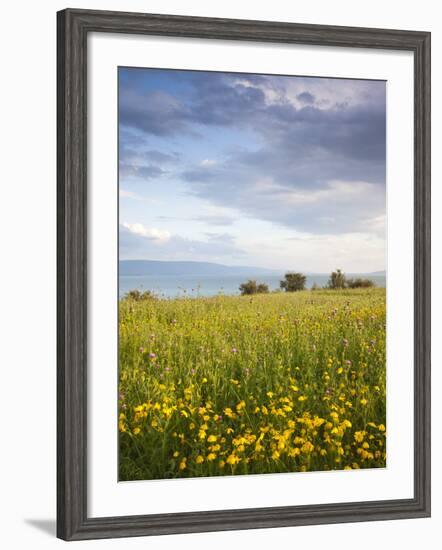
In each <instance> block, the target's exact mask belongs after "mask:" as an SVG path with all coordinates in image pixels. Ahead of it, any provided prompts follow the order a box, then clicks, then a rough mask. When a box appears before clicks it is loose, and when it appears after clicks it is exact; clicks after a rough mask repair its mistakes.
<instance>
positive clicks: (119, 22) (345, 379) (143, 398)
mask: <svg viewBox="0 0 442 550" xmlns="http://www.w3.org/2000/svg"><path fill="white" fill-rule="evenodd" d="M57 23H58V106H57V111H58V140H57V142H58V474H57V483H58V507H57V514H58V520H57V525H58V527H57V532H58V536H59V537H60V538H62V539H65V540H80V539H93V538H106V537H128V536H142V535H159V534H169V533H190V532H202V531H221V530H232V529H252V528H264V527H281V526H296V525H313V524H321V523H337V522H353V521H368V520H386V519H388V520H389V519H402V518H417V517H427V516H429V515H430V33H428V32H422V31H408V30H407V31H402V30H385V29H369V28H350V27H331V26H324V25H305V24H302V25H299V24H293V23H276V22H263V21H246V20H227V19H209V18H199V17H179V16H168V15H151V14H139V13H118V12H105V11H89V10H75V9H68V10H64V11H62V12H59V13H58V20H57Z"/></svg>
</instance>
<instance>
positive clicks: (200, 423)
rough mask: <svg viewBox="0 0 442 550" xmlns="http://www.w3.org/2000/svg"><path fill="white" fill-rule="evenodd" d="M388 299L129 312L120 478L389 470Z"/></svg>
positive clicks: (360, 295) (243, 301)
mask: <svg viewBox="0 0 442 550" xmlns="http://www.w3.org/2000/svg"><path fill="white" fill-rule="evenodd" d="M385 323H386V315H385V289H383V288H371V289H353V290H350V289H346V290H316V291H308V290H306V291H301V292H286V293H283V292H281V293H270V294H262V295H253V296H215V297H208V298H204V297H199V298H178V299H161V300H160V299H150V300H141V301H135V300H130V299H121V300H120V302H119V331H120V334H119V392H120V393H119V479H120V480H141V479H164V478H176V477H199V476H217V475H233V474H263V473H276V472H297V471H319V470H337V469H339V470H341V469H359V468H377V467H385V465H386V447H385V445H386V356H385Z"/></svg>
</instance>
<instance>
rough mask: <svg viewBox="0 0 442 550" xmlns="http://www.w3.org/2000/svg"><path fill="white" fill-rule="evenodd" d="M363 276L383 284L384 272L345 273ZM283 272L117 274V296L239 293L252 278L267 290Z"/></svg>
mask: <svg viewBox="0 0 442 550" xmlns="http://www.w3.org/2000/svg"><path fill="white" fill-rule="evenodd" d="M359 276H360V277H363V278H367V279H371V280H372V281H373V282H374V283H375V285H376V286H380V287H385V276H384V275H358V274H348V277H359ZM282 278H283V275H282V274H281V275H267V276H265V275H264V276H260V275H257V276H241V275H223V276H222V277H219V276H216V275H204V276H201V277H198V276H191V275H188V276H181V277H177V276H175V275H173V276H158V275H156V276H150V275H141V276H137V275H120V279H119V296H120V298H121V297H122V296H124V295H125V294H126V293H127V292H129V290H135V289H138V290H141V291H144V290H150V291H153V292H155V293H156V294H159V295H160V296H163V297H164V298H175V297H177V296H193V297H197V296H215V295H217V294H230V295H231V294H233V295H235V294H236V295H239V294H240V292H239V285H240V284H241V283H244V282H245V281H247V280H248V279H255V280H256V281H257V282H258V283H266V284H267V285H268V286H269V290H276V289H278V288H279V281H280V280H281V279H282ZM327 281H328V275H308V276H307V282H306V287H307V288H311V287H312V286H313V284H315V283H316V284H317V285H318V286H320V287H322V286H325V285H326V284H327Z"/></svg>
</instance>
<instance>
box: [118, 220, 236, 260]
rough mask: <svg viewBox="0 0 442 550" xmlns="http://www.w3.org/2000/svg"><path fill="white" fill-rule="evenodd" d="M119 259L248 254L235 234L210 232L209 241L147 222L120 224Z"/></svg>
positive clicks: (227, 257)
mask: <svg viewBox="0 0 442 550" xmlns="http://www.w3.org/2000/svg"><path fill="white" fill-rule="evenodd" d="M119 235H120V239H119V257H120V259H156V260H195V261H214V262H217V261H218V262H222V261H226V260H227V261H228V262H231V261H233V262H234V261H235V259H237V258H241V257H243V256H244V255H245V251H244V250H242V249H241V248H239V247H238V246H237V245H236V243H235V239H234V238H233V237H231V238H230V236H229V237H226V235H216V234H213V235H209V236H208V239H207V241H203V240H197V239H189V238H185V237H181V236H179V235H172V234H170V233H169V232H168V231H164V230H159V229H156V228H146V227H145V226H144V225H142V224H139V223H136V224H128V223H123V224H120V230H119Z"/></svg>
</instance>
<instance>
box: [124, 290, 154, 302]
mask: <svg viewBox="0 0 442 550" xmlns="http://www.w3.org/2000/svg"><path fill="white" fill-rule="evenodd" d="M124 298H125V299H126V300H133V301H135V302H142V301H144V300H155V299H156V296H155V294H154V293H153V292H151V291H150V290H145V291H144V292H140V291H139V290H129V292H127V293H126V294H125V295H124Z"/></svg>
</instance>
